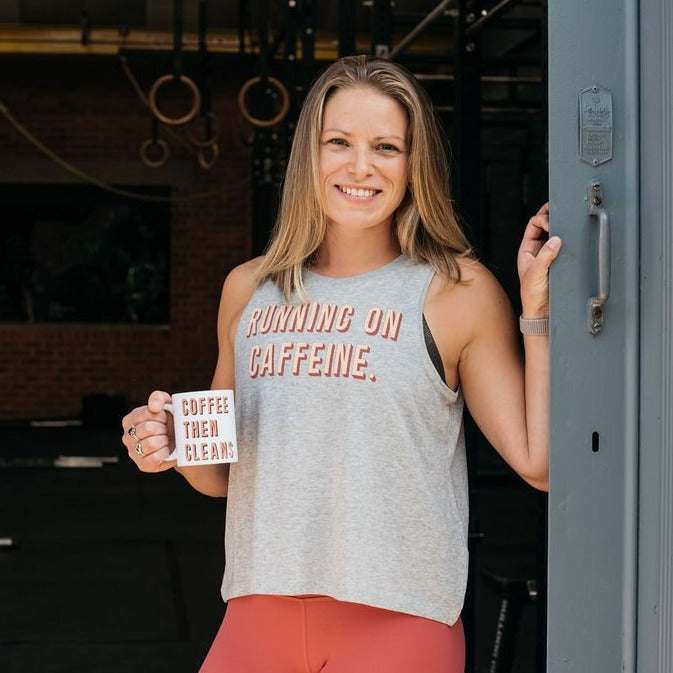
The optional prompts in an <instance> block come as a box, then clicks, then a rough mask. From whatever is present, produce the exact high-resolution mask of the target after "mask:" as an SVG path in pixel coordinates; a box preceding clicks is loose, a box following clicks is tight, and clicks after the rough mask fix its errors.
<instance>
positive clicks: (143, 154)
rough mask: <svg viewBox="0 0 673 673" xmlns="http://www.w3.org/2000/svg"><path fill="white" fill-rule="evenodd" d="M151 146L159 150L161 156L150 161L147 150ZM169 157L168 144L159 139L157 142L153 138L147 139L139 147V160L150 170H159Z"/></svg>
mask: <svg viewBox="0 0 673 673" xmlns="http://www.w3.org/2000/svg"><path fill="white" fill-rule="evenodd" d="M152 145H156V146H157V147H159V148H161V155H160V156H159V158H158V159H150V158H149V156H148V155H147V150H149V148H150V147H152ZM169 155H170V150H169V149H168V143H167V142H166V141H165V140H162V139H161V138H159V139H158V140H155V139H154V138H148V139H147V140H146V141H145V142H144V143H143V144H142V145H141V146H140V158H141V159H142V160H143V163H144V164H145V166H149V167H150V168H159V166H163V165H164V164H165V163H166V161H167V159H168V157H169Z"/></svg>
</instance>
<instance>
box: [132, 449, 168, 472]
mask: <svg viewBox="0 0 673 673" xmlns="http://www.w3.org/2000/svg"><path fill="white" fill-rule="evenodd" d="M143 454H144V455H140V454H138V453H136V452H135V451H131V452H129V455H130V457H131V459H132V460H133V462H134V463H135V464H136V465H137V466H138V468H139V469H140V470H141V471H143V472H164V471H165V470H170V469H171V468H172V467H175V465H176V463H177V461H176V460H175V458H174V457H173V456H172V454H171V451H170V450H169V448H168V447H167V446H166V447H163V448H162V449H158V450H156V451H152V452H151V453H146V452H145V449H144V447H143Z"/></svg>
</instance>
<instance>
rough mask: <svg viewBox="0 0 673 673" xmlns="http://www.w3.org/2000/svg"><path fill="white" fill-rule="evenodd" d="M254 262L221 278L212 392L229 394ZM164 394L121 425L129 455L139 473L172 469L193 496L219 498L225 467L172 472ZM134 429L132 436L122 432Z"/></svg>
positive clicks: (170, 432) (152, 398) (223, 488)
mask: <svg viewBox="0 0 673 673" xmlns="http://www.w3.org/2000/svg"><path fill="white" fill-rule="evenodd" d="M256 263H257V262H256V261H255V260H253V261H251V262H247V263H246V264H243V265H241V266H238V267H236V268H235V269H234V270H233V271H232V272H231V273H230V274H229V275H228V276H227V278H226V280H225V282H224V286H223V288H222V294H221V298H220V308H219V311H218V318H217V339H218V358H217V365H216V367H215V373H214V375H213V379H212V382H211V388H213V389H226V390H233V389H234V382H235V369H234V335H235V333H236V326H237V324H238V320H239V318H240V315H241V313H242V312H243V309H244V308H245V306H246V304H247V303H248V301H249V299H250V297H251V296H252V293H253V291H254V269H255V265H256ZM169 399H170V395H169V394H168V393H166V392H163V391H154V392H153V393H152V394H151V395H150V397H149V399H148V402H147V405H146V406H142V407H138V408H136V409H133V411H131V412H130V413H129V414H128V415H127V416H125V417H124V419H123V421H122V426H123V427H124V435H123V438H122V441H123V442H124V444H125V445H126V447H127V449H128V451H129V456H130V457H131V459H132V460H133V461H134V462H135V463H136V465H137V466H138V468H139V469H140V470H142V471H143V472H162V471H165V470H169V469H171V468H174V469H176V470H177V471H178V472H179V473H180V474H182V476H183V477H185V479H187V481H188V482H189V483H190V484H191V486H192V487H193V488H195V489H196V490H197V491H199V492H201V493H204V494H206V495H210V496H214V497H225V496H226V495H227V489H228V483H229V465H228V464H219V465H201V466H198V467H177V465H176V461H175V459H174V458H172V451H173V449H174V447H175V441H174V438H173V430H172V420H171V419H170V415H169V414H168V413H167V412H166V411H164V409H163V405H164V403H165V402H168V401H169ZM131 426H133V427H134V428H135V435H133V436H131V435H129V433H128V430H129V428H130V427H131ZM138 441H142V444H143V454H144V455H140V454H138V453H137V452H136V451H135V447H136V445H137V442H138Z"/></svg>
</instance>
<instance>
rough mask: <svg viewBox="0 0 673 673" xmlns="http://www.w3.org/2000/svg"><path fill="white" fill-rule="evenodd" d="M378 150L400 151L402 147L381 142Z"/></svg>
mask: <svg viewBox="0 0 673 673" xmlns="http://www.w3.org/2000/svg"><path fill="white" fill-rule="evenodd" d="M376 149H377V150H380V151H381V152H390V153H392V152H399V151H400V149H399V147H397V145H393V144H392V143H379V144H378V145H377V146H376Z"/></svg>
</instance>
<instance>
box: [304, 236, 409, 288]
mask: <svg viewBox="0 0 673 673" xmlns="http://www.w3.org/2000/svg"><path fill="white" fill-rule="evenodd" d="M399 255H400V246H399V243H398V242H397V239H396V238H395V237H394V236H393V233H392V230H388V232H387V234H386V235H385V236H381V235H380V233H376V234H374V232H371V233H370V232H357V233H356V234H353V235H344V234H340V235H338V236H336V235H334V233H333V232H331V231H328V233H327V236H326V237H325V240H324V241H323V243H322V245H321V246H320V248H319V249H318V251H317V253H316V255H315V261H314V263H313V264H312V265H311V269H312V270H313V271H315V272H316V273H320V274H323V275H325V276H332V277H334V278H340V277H346V276H355V275H357V274H361V273H367V272H368V271H374V270H375V269H378V268H380V267H382V266H385V265H386V264H389V263H390V262H392V261H393V260H394V259H396V258H397V257H398V256H399Z"/></svg>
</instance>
